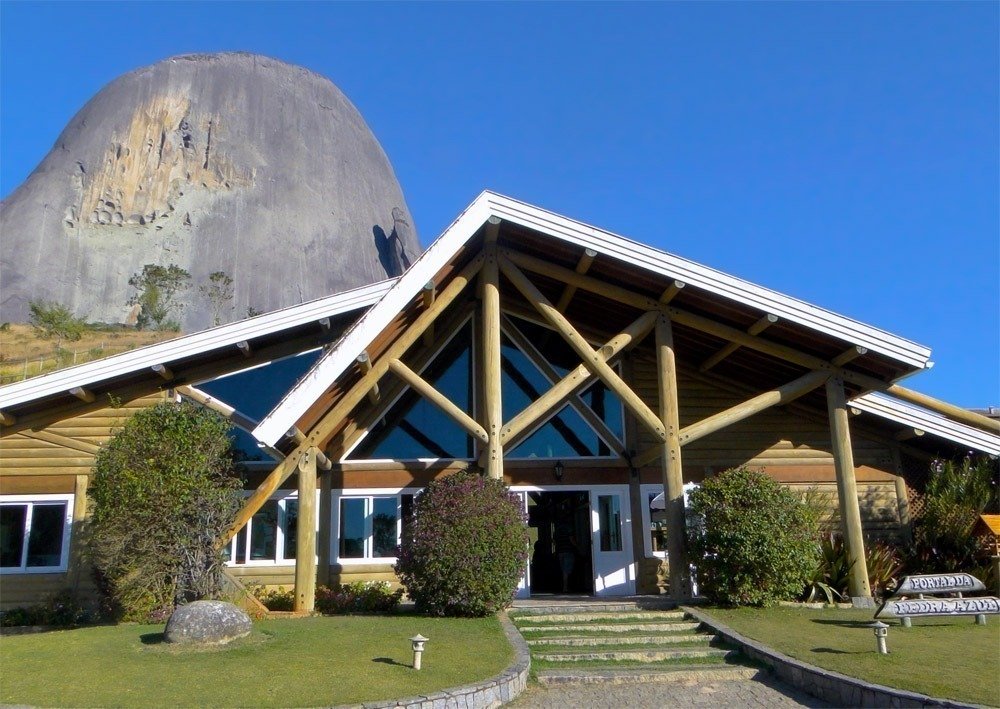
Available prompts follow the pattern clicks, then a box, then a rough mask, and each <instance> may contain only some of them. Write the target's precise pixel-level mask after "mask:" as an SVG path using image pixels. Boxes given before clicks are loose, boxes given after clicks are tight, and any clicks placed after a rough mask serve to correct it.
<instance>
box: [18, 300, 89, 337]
mask: <svg viewBox="0 0 1000 709" xmlns="http://www.w3.org/2000/svg"><path fill="white" fill-rule="evenodd" d="M28 311H29V316H28V322H30V323H31V325H32V327H34V328H35V330H36V331H37V332H38V333H39V334H40V335H41V336H42V337H47V338H52V337H55V338H58V339H60V340H73V341H76V340H79V339H80V338H81V337H83V333H84V332H86V330H87V324H86V323H85V322H84V320H83V318H78V317H74V315H73V313H72V311H70V309H69V308H67V307H66V306H65V305H60V304H59V303H55V302H49V301H45V300H32V301H30V302H29V303H28Z"/></svg>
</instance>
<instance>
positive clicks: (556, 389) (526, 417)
mask: <svg viewBox="0 0 1000 709" xmlns="http://www.w3.org/2000/svg"><path fill="white" fill-rule="evenodd" d="M659 315H660V314H659V313H658V312H655V311H651V312H648V313H643V314H642V315H640V316H639V317H638V318H636V320H635V321H634V322H632V324H630V325H629V326H628V327H627V328H625V329H624V330H623V331H622V332H621V333H619V334H617V335H615V336H614V337H612V338H611V339H610V340H608V341H607V342H606V343H605V344H604V346H603V347H601V348H599V349H598V350H597V355H598V356H599V357H601V358H602V359H604V361H605V362H610V361H611V360H612V359H614V358H615V357H616V356H617V355H618V354H619V353H621V352H622V351H624V350H626V349H629V348H630V347H633V346H634V345H636V344H638V343H639V341H641V340H642V338H644V337H645V336H646V335H648V334H649V332H650V330H652V329H653V325H655V324H656V319H657V318H658V317H659ZM595 379H596V377H595V376H594V375H593V374H592V373H591V371H590V370H589V369H588V368H587V367H585V366H584V365H582V364H581V365H579V366H578V367H577V368H576V369H574V370H573V371H571V372H570V373H569V374H567V375H566V376H565V377H563V378H562V379H560V380H559V381H558V382H557V383H556V384H555V385H553V387H552V388H551V389H549V390H548V391H547V392H546V393H545V394H543V395H542V396H541V397H539V398H538V399H536V400H535V401H533V402H531V403H530V404H528V406H526V407H525V408H524V410H523V411H521V412H520V413H518V414H517V415H516V416H514V417H513V418H512V419H510V420H509V421H508V422H507V423H506V424H504V427H503V441H504V445H507V446H510V445H514V442H515V441H518V440H520V439H521V436H522V434H523V433H524V432H525V431H526V430H527V429H530V428H532V427H533V426H534V425H535V424H536V423H537V422H538V421H539V420H541V419H543V418H545V417H547V416H548V415H549V414H550V413H552V412H553V411H555V410H556V409H557V408H559V407H561V406H562V405H563V404H564V403H565V402H566V401H567V400H568V399H569V398H570V397H571V396H573V395H574V394H575V393H576V392H578V391H580V390H581V389H583V388H584V387H586V386H588V385H589V384H591V383H592V382H593V381H594V380H595Z"/></svg>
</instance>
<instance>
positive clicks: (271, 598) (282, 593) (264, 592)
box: [246, 582, 295, 611]
mask: <svg viewBox="0 0 1000 709" xmlns="http://www.w3.org/2000/svg"><path fill="white" fill-rule="evenodd" d="M246 588H247V591H249V592H250V595H251V596H253V597H254V598H256V599H257V600H258V601H260V602H261V603H263V604H264V607H265V608H267V609H268V610H269V611H291V610H294V609H295V590H294V589H293V590H291V591H286V590H285V587H284V586H278V588H276V589H268V588H267V587H266V586H265V585H264V584H262V583H257V582H252V583H248V584H246Z"/></svg>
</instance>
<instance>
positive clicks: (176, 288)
mask: <svg viewBox="0 0 1000 709" xmlns="http://www.w3.org/2000/svg"><path fill="white" fill-rule="evenodd" d="M190 280H191V274H190V273H188V272H187V271H186V270H185V269H183V268H181V267H180V266H178V265H177V264H174V263H172V264H170V265H169V266H158V265H156V264H153V263H147V264H146V265H145V266H143V267H142V271H141V272H139V273H133V274H132V277H131V278H129V279H128V284H129V285H130V286H132V287H133V288H135V290H136V292H135V294H134V295H133V296H132V297H131V298H129V301H128V304H129V305H136V304H138V305H139V306H141V308H140V310H139V316H138V319H137V321H136V325H138V327H139V329H140V330H145V329H147V328H149V327H150V326H152V327H153V329H155V330H179V329H180V324H179V323H178V322H177V321H176V320H170V319H169V317H170V315H171V313H173V312H174V311H180V310H181V308H182V307H183V305H182V304H181V303H180V302H178V300H177V297H178V295H179V294H180V293H181V292H182V291H185V290H187V289H188V287H190V285H191V284H190Z"/></svg>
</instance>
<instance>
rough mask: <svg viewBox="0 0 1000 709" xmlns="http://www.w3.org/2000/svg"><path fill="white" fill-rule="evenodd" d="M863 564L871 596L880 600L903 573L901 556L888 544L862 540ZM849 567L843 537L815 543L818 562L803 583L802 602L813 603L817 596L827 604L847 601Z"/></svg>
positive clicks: (827, 537) (835, 536)
mask: <svg viewBox="0 0 1000 709" xmlns="http://www.w3.org/2000/svg"><path fill="white" fill-rule="evenodd" d="M865 562H866V566H867V567H868V581H869V583H870V584H871V589H872V595H873V596H874V597H876V598H882V597H883V596H884V595H885V593H886V590H887V589H889V588H894V587H895V586H896V583H897V581H898V580H899V574H900V572H901V571H902V569H903V564H902V557H901V554H900V552H899V550H898V549H896V547H894V546H893V545H891V544H889V543H888V542H884V541H874V540H870V539H869V540H865ZM853 567H854V564H852V563H851V561H850V555H849V554H848V551H847V545H846V544H844V539H843V537H841V536H840V535H839V534H833V533H832V532H831V533H828V534H826V535H824V536H823V538H822V539H821V540H820V543H819V561H818V563H817V565H816V569H815V570H814V571H813V575H812V577H811V578H810V579H809V581H808V582H807V587H806V600H807V601H813V600H816V598H818V597H819V594H820V593H822V594H823V595H824V596H825V598H826V601H827V603H832V602H833V599H834V598H838V599H842V600H843V599H846V598H848V590H849V585H850V573H851V569H852V568H853Z"/></svg>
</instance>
